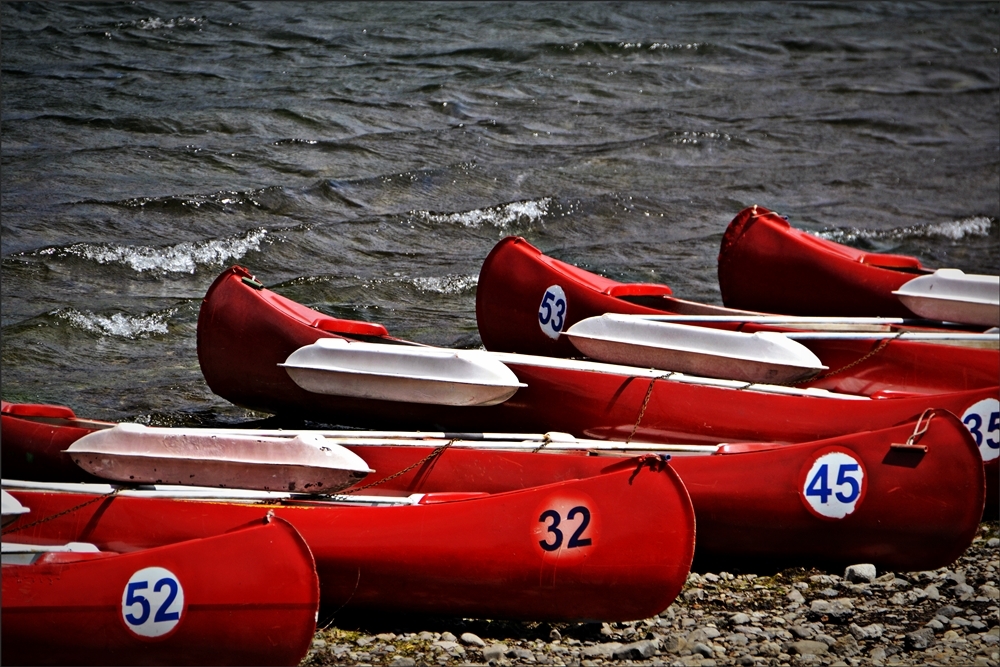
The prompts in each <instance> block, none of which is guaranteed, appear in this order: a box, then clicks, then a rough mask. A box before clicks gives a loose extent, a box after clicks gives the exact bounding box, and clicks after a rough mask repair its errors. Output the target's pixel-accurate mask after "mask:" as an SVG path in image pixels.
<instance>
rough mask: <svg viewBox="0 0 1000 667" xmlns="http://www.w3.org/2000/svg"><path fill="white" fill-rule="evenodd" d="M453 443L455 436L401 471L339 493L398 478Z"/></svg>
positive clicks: (346, 492) (362, 488)
mask: <svg viewBox="0 0 1000 667" xmlns="http://www.w3.org/2000/svg"><path fill="white" fill-rule="evenodd" d="M453 444H455V439H454V438H453V439H451V440H449V441H448V442H446V443H445V444H443V445H441V446H440V447H437V448H436V449H435V450H434V451H433V452H431V453H430V454H428V455H427V456H425V457H424V458H422V459H420V460H419V461H417V462H416V463H412V464H410V465H408V466H407V467H405V468H403V469H402V470H400V471H399V472H394V473H392V474H391V475H389V476H387V477H383V478H382V479H379V480H376V481H374V482H372V483H371V484H365V485H364V486H359V487H356V488H351V489H348V490H346V491H341V492H339V494H338V495H340V494H344V495H346V494H348V493H357V492H358V491H364V490H365V489H370V488H372V487H373V486H378V485H379V484H382V483H384V482H388V481H389V480H390V479H396V478H397V477H399V476H400V475H405V474H406V473H408V472H410V471H411V470H413V469H414V468H416V467H417V466H419V465H423V464H424V463H427V462H428V461H430V460H431V459H433V458H434V457H436V456H439V455H440V454H441V452H443V451H444V450H446V449H448V448H449V447H451V446H452V445H453Z"/></svg>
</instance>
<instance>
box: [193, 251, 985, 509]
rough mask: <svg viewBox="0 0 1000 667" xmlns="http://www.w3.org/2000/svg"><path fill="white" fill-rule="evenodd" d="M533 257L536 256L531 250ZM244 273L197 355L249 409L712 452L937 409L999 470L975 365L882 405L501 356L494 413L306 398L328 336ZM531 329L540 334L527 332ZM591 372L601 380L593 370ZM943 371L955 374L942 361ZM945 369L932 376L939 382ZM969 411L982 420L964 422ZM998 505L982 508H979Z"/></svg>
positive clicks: (831, 433) (855, 378) (202, 321)
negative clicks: (949, 381)
mask: <svg viewBox="0 0 1000 667" xmlns="http://www.w3.org/2000/svg"><path fill="white" fill-rule="evenodd" d="M523 245H526V244H524V243H516V242H513V241H512V242H510V243H507V244H505V247H507V248H514V249H515V250H519V248H520V246H523ZM532 250H534V249H532ZM534 254H538V253H537V250H535V251H534ZM244 274H245V275H249V273H248V272H246V270H245V269H241V268H239V267H234V268H232V269H229V270H227V271H226V272H224V273H223V274H222V275H221V276H220V277H219V278H218V279H216V281H215V283H213V285H212V287H211V288H210V289H209V291H208V294H207V295H206V297H205V300H204V302H203V304H202V309H201V313H200V315H199V323H198V358H199V361H200V362H201V365H202V372H203V374H204V376H205V379H206V381H207V382H208V385H209V387H211V389H212V391H214V392H215V393H216V394H218V395H220V396H222V397H223V398H225V399H227V400H229V401H232V402H233V403H235V404H237V405H242V406H244V407H247V408H250V409H254V410H259V411H262V412H270V413H272V414H278V415H283V416H286V417H289V418H296V419H298V418H303V419H311V420H315V421H319V422H325V423H331V424H346V425H356V426H362V427H368V428H371V427H372V426H373V425H378V426H382V425H385V426H389V427H400V428H423V429H432V430H441V428H442V427H444V428H447V429H448V430H455V431H480V432H481V431H510V430H518V431H522V432H546V431H563V432H566V433H571V434H573V435H575V436H577V437H585V438H596V439H602V440H627V439H629V438H630V437H632V438H634V439H635V440H638V441H645V442H672V443H692V444H705V443H707V444H716V443H718V442H764V441H778V442H807V441H812V440H820V439H824V438H830V437H835V436H838V435H843V434H845V433H851V432H858V431H867V430H875V429H880V428H886V427H889V426H892V425H895V424H899V423H902V422H905V421H909V420H912V419H915V418H916V417H917V416H919V415H920V414H921V413H922V412H923V411H924V410H925V409H927V408H938V409H943V410H948V411H950V412H952V413H954V414H956V415H958V416H959V418H961V419H962V420H963V421H965V420H966V419H973V420H974V419H979V420H980V422H981V426H985V429H984V428H980V433H979V441H980V442H979V444H980V445H981V451H982V452H983V454H984V459H986V460H987V461H988V462H987V465H988V466H991V468H990V469H994V468H993V466H997V462H996V458H995V454H996V452H995V451H994V450H992V449H990V445H989V443H990V442H992V441H994V440H1000V432H998V431H997V430H988V428H989V424H990V423H991V422H990V417H991V414H992V413H991V412H990V407H989V406H987V407H985V408H984V407H983V406H985V405H986V403H984V401H986V402H989V401H994V402H996V403H998V406H997V407H996V408H995V409H996V410H1000V401H997V399H996V397H997V396H998V395H1000V388H998V387H997V386H996V375H994V376H993V377H992V384H986V382H985V381H984V380H983V378H982V377H981V374H982V373H983V371H982V369H981V368H977V367H971V368H970V369H969V370H968V373H969V374H970V375H973V376H974V377H975V381H974V382H970V383H971V384H974V385H977V386H979V387H981V388H975V389H968V390H965V391H957V392H952V393H942V394H932V395H931V394H929V395H921V394H909V393H906V392H903V393H893V392H892V391H891V390H890V391H887V392H884V395H885V398H877V399H872V400H868V399H864V400H844V399H834V398H821V397H818V396H788V395H785V394H780V393H764V392H758V391H754V390H748V389H745V388H744V387H743V386H742V385H739V384H738V383H736V384H735V386H730V387H727V388H721V387H718V386H711V385H705V384H693V383H689V382H685V381H680V380H677V379H662V380H657V379H656V378H657V377H659V376H660V375H662V374H661V373H660V372H653V371H642V370H640V369H627V368H625V367H609V366H606V365H599V364H593V365H592V366H591V367H590V369H589V370H588V369H587V368H585V366H586V365H585V364H582V365H578V366H579V367H570V368H558V367H553V366H552V364H551V363H547V362H545V360H541V359H539V360H532V358H531V357H528V356H526V355H525V356H522V355H505V356H502V357H501V358H502V360H503V361H504V363H506V364H507V366H508V367H509V368H510V369H511V370H512V371H513V372H514V374H515V375H516V376H517V378H518V380H519V381H520V382H522V383H524V384H526V385H527V386H526V387H523V388H522V389H520V390H518V392H517V393H516V394H514V396H512V397H511V398H510V399H508V400H507V401H506V402H504V403H502V404H499V405H494V406H488V407H453V406H434V405H421V404H414V403H403V402H395V401H377V400H363V399H351V398H340V397H333V396H325V395H321V394H313V393H310V392H306V391H304V390H303V389H301V388H300V387H298V386H297V385H295V383H293V382H292V381H291V380H290V378H289V377H288V375H287V373H285V372H284V371H283V370H282V369H281V368H279V367H278V364H279V363H281V362H282V361H283V360H284V359H285V358H287V357H288V355H289V354H291V352H293V351H294V350H297V349H299V348H300V347H303V346H304V345H308V344H311V343H313V342H315V341H316V340H318V339H320V338H322V337H330V336H334V335H335V334H334V333H331V332H330V331H327V330H320V329H317V328H316V327H313V326H311V325H310V324H309V318H307V317H303V316H301V315H296V316H294V317H292V316H286V315H284V314H283V313H282V312H279V311H277V310H275V309H273V308H271V307H270V306H269V305H268V303H269V302H268V298H270V297H269V295H273V293H272V292H269V291H268V290H265V289H254V288H251V287H249V286H247V285H246V283H244V282H243V281H242V277H243V275H244ZM567 296H568V294H567ZM300 308H304V307H301V306H300ZM305 310H307V311H308V309H305ZM308 312H312V313H314V315H315V316H317V317H318V316H320V314H319V313H315V311H308ZM533 317H534V316H533ZM480 326H482V322H481V324H480ZM532 326H534V327H535V328H537V325H536V324H534V323H532ZM484 335H485V333H484ZM386 339H388V337H386V338H384V339H383V340H386ZM390 340H396V339H390ZM847 343H851V341H847ZM839 344H845V343H843V342H839ZM877 344H878V343H874V344H873V346H874V345H877ZM886 347H887V348H889V347H891V345H889V346H886ZM921 347H928V346H926V345H924V346H921ZM929 347H934V346H929ZM902 349H905V350H906V354H917V352H916V350H917V349H919V348H902ZM944 349H946V350H947V351H948V354H949V355H952V354H955V355H958V356H961V354H962V353H969V352H992V357H989V358H988V359H992V360H993V361H992V363H996V362H997V359H998V355H997V353H996V351H983V350H967V349H964V348H950V347H948V348H944ZM876 356H878V355H876ZM977 358H978V357H977ZM855 360H856V359H855ZM553 363H554V362H553ZM990 363H991V362H990V361H989V360H987V362H986V364H984V365H986V373H989V371H990V369H989V364H990ZM597 366H600V367H601V368H602V369H603V370H605V371H607V372H594V371H593V367H597ZM941 367H942V368H944V369H945V370H947V371H948V372H950V373H952V374H954V373H955V371H954V369H953V368H952V367H949V366H947V365H945V364H944V363H943V362H942V364H941ZM942 368H938V372H942V373H943V372H944V370H942ZM857 369H860V370H855V371H854V372H853V373H852V376H851V377H850V378H849V379H847V380H843V381H842V384H846V385H849V386H852V387H855V388H858V389H861V390H867V391H869V392H873V393H874V392H875V390H876V388H878V387H881V386H883V382H882V381H881V380H880V379H879V377H878V376H879V375H880V374H879V372H878V370H877V369H872V370H866V369H865V366H864V364H858V366H857ZM900 372H903V371H900ZM965 372H966V371H964V370H963V373H962V374H961V375H964V374H965ZM869 373H871V375H875V376H876V377H874V378H873V377H871V376H870V375H869ZM882 375H883V376H884V374H882ZM654 382H655V386H654V387H653V389H652V391H649V390H650V384H651V383H654ZM890 386H891V385H890ZM647 392H649V395H648V398H647ZM644 405H645V409H643V406H644ZM990 405H992V404H990ZM556 406H558V407H556ZM977 406H978V407H977ZM970 411H972V412H976V413H977V414H979V413H982V414H981V415H980V416H977V417H972V416H971V414H972V412H970ZM640 414H641V415H642V417H641V419H640V418H639V416H640ZM984 417H985V419H984ZM966 423H971V422H966ZM991 455H992V456H991ZM986 457H990V458H989V459H987V458H986ZM994 477H995V475H994ZM991 492H992V493H995V491H992V490H991ZM996 504H997V503H993V502H990V503H987V507H991V508H992V507H994V506H995V505H996Z"/></svg>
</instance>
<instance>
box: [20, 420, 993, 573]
mask: <svg viewBox="0 0 1000 667" xmlns="http://www.w3.org/2000/svg"><path fill="white" fill-rule="evenodd" d="M923 424H927V425H928V429H927V432H926V433H924V434H923V435H919V436H917V437H915V438H913V440H914V442H913V443H912V444H913V445H915V447H901V446H900V445H905V444H906V443H907V442H908V440H910V436H912V435H913V432H914V431H915V430H919V429H917V424H916V423H915V422H914V423H907V424H903V425H901V426H898V427H893V428H890V429H885V430H881V431H871V432H866V433H858V434H852V435H848V436H842V437H839V438H833V439H829V440H824V441H818V442H810V443H802V444H793V445H780V446H777V445H772V444H744V445H720V446H717V447H709V446H706V447H671V446H664V447H662V451H664V452H669V453H670V455H671V456H672V457H673V458H672V459H671V467H673V468H674V469H675V470H676V471H677V472H678V474H679V475H680V477H681V480H682V481H683V482H684V483H685V486H686V487H687V488H688V490H689V492H690V495H691V501H692V503H693V505H694V510H695V515H696V519H697V526H698V536H697V544H696V549H695V564H696V567H698V568H706V567H707V568H709V569H717V568H722V569H728V570H733V569H740V570H742V571H747V570H749V569H751V567H753V566H754V565H756V564H758V563H759V564H761V565H766V566H768V567H773V566H775V565H776V564H782V565H788V566H791V565H796V566H804V567H811V566H828V567H840V566H843V565H846V564H851V563H857V562H871V563H875V564H876V565H877V566H878V567H879V568H880V569H889V570H895V571H903V570H927V569H934V568H937V567H942V566H944V565H947V564H949V563H951V562H953V561H954V560H955V559H956V558H957V557H958V556H959V555H960V554H961V553H962V551H963V550H964V549H965V548H966V547H967V546H968V544H969V543H970V541H971V539H972V538H973V537H974V536H975V534H976V530H977V528H978V524H979V518H980V515H981V513H982V511H983V503H984V488H983V484H984V481H983V474H982V466H981V465H980V464H979V455H978V453H977V452H976V448H975V445H974V443H973V442H972V440H971V438H970V436H969V434H968V432H967V431H966V430H965V428H963V426H962V425H961V423H960V422H958V420H957V419H956V418H955V417H954V416H953V415H951V414H949V413H945V412H939V413H935V415H934V417H933V418H931V420H930V422H927V421H924V422H923ZM105 425H106V426H108V427H111V426H112V424H110V423H108V424H105ZM95 427H96V425H95ZM921 427H922V425H921ZM148 430H149V435H150V436H151V437H156V436H157V434H158V433H175V432H178V431H179V430H178V429H148ZM181 431H183V432H184V433H186V434H197V433H202V434H204V437H213V438H224V437H225V436H226V435H227V434H229V433H232V434H242V433H246V432H250V433H264V434H271V435H275V434H277V433H278V432H270V431H260V430H254V431H244V430H234V429H182V430H181ZM282 433H283V434H284V435H285V436H287V437H291V436H293V435H294V434H295V432H287V431H285V432H282ZM310 433H313V434H322V435H324V436H325V437H326V438H327V439H328V440H329V441H330V442H331V443H335V444H339V445H342V446H344V447H347V448H348V449H350V450H351V451H353V452H354V453H355V454H357V455H358V456H360V457H361V458H362V459H364V460H365V462H366V463H367V464H368V465H369V466H371V467H372V468H374V469H375V472H373V473H371V474H370V475H369V476H368V477H367V478H365V480H364V481H363V482H361V483H360V484H359V485H360V486H363V487H365V488H364V490H363V492H364V493H368V494H375V495H380V494H392V495H398V494H409V493H433V492H444V491H452V492H473V491H485V492H490V493H498V492H502V491H507V490H510V489H514V488H523V487H531V486H536V485H540V484H546V483H551V482H554V481H557V480H562V479H573V478H583V477H591V476H594V475H599V474H602V473H603V472H605V471H606V469H608V468H609V466H614V465H616V462H617V461H618V460H619V459H620V458H621V457H623V456H626V455H627V452H623V451H621V450H617V451H616V450H609V449H605V450H603V451H602V450H600V449H599V447H603V446H604V445H605V444H607V445H608V446H609V447H615V446H618V445H621V443H617V445H616V444H615V443H598V442H596V441H577V440H571V439H568V438H563V439H561V440H552V439H551V438H550V440H549V441H548V442H547V443H546V445H545V447H543V448H542V449H541V451H535V450H537V449H538V448H539V445H541V444H542V443H543V442H546V440H545V438H544V437H543V436H540V435H539V436H531V435H522V436H514V435H508V436H501V435H499V434H498V435H495V436H481V438H480V439H478V440H474V439H471V438H473V436H471V435H469V436H466V437H467V438H469V439H467V440H457V441H454V442H452V441H451V440H450V439H446V438H444V437H443V436H444V434H438V436H434V435H433V434H427V433H423V434H421V433H409V434H406V433H382V434H379V433H374V432H369V431H356V432H330V431H326V432H324V431H311V432H310ZM518 437H520V438H522V439H521V440H518V439H517V438H518ZM449 442H451V444H450V446H449V447H447V448H445V449H443V450H438V448H439V447H441V445H444V444H448V443H449ZM6 444H12V443H10V441H9V440H8V441H7V442H6ZM13 444H15V446H16V447H18V448H19V449H21V450H25V451H30V450H32V444H33V443H30V442H16V443H13ZM38 444H39V445H42V444H44V443H38ZM644 446H645V447H651V446H650V445H635V447H637V448H642V447H644ZM552 447H559V448H560V449H558V450H556V449H551V448H552ZM658 451H660V450H659V449H658ZM42 461H43V457H42V456H39V457H38V462H39V463H40V464H41V463H42ZM821 461H822V462H821ZM824 464H825V465H826V468H825V469H824V471H825V476H824V475H820V468H821V467H822V466H823V465H824ZM814 468H815V470H814ZM841 470H843V472H841ZM400 471H404V472H402V474H398V473H400ZM748 471H753V472H752V474H748ZM817 475H819V476H818V477H817Z"/></svg>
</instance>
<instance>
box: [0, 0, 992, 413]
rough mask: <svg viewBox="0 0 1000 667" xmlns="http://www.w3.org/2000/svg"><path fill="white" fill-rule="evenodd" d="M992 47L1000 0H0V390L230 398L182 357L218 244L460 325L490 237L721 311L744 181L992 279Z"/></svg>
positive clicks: (929, 259) (297, 291)
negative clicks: (46, 0) (722, 252)
mask: <svg viewBox="0 0 1000 667" xmlns="http://www.w3.org/2000/svg"><path fill="white" fill-rule="evenodd" d="M998 46H1000V5H998V4H996V3H992V2H991V3H950V2H949V3H941V4H938V3H923V2H921V3H867V4H856V3H784V2H780V3H716V4H712V3H690V4H689V3H656V4H654V3H647V2H640V3H615V4H608V3H600V2H589V3H570V2H560V3H498V4H494V3H467V4H466V3H456V2H448V3H429V2H421V3H402V4H395V3H387V2H368V3H315V2H309V3H291V2H280V3H278V2H274V3H232V4H230V3H226V4H223V3H214V2H210V3H165V2H164V3H147V2H133V3H129V4H124V3H100V4H97V3H94V4H65V3H50V4H27V3H26V4H15V3H6V2H5V3H2V4H0V59H2V79H0V93H2V95H0V105H2V106H0V109H2V117H0V123H2V124H0V139H2V162H0V195H2V207H0V221H2V283H0V284H2V309H0V310H2V375H0V378H2V387H0V391H2V395H3V398H4V399H5V400H11V401H20V402H56V403H63V404H68V405H70V406H72V407H73V408H74V409H76V410H77V413H78V414H81V415H85V416H89V417H98V418H105V419H115V420H118V419H138V420H140V421H147V422H152V423H159V424H201V423H204V424H219V423H233V422H235V421H239V420H241V419H245V418H247V417H248V416H250V415H249V414H248V413H246V412H245V411H243V410H241V409H238V408H235V407H233V406H231V405H229V404H228V403H227V402H226V401H224V400H222V399H220V398H218V397H216V396H214V395H213V394H212V393H211V392H210V391H209V390H208V388H207V387H206V385H205V383H204V381H203V380H202V377H201V373H200V370H199V367H198V361H197V358H196V354H195V331H196V328H195V325H196V321H197V315H198V308H199V305H200V299H201V298H202V297H203V296H204V293H205V291H206V289H207V288H208V286H209V285H210V284H211V282H212V280H213V279H214V278H215V276H216V275H218V273H220V272H221V271H222V270H223V269H224V268H225V267H227V266H229V265H231V264H234V263H240V264H243V265H245V266H247V267H248V268H250V269H251V271H253V272H254V273H255V274H256V276H257V278H258V279H259V280H261V281H262V282H264V283H265V285H267V286H268V287H272V288H274V289H275V290H276V291H278V292H280V293H282V294H284V295H286V296H288V297H291V298H293V299H295V300H298V301H301V302H303V303H305V304H308V305H310V306H312V307H315V308H317V309H319V310H322V311H324V312H327V313H330V314H333V315H335V316H339V317H348V318H355V319H364V320H369V321H376V322H381V323H383V324H385V325H386V326H387V327H388V328H389V331H390V332H391V333H393V334H395V335H397V336H401V337H404V338H409V339H413V340H417V341H420V342H423V343H431V344H437V345H445V346H458V347H475V346H478V345H479V336H478V333H477V330H476V320H475V290H476V281H477V277H478V273H479V268H480V265H481V263H482V260H483V259H484V258H485V257H486V255H487V253H488V252H489V251H490V249H491V248H492V247H493V245H494V244H495V243H496V242H497V241H498V240H499V239H500V238H502V237H504V236H506V235H509V234H518V235H522V236H525V237H526V238H527V239H528V240H529V241H530V242H531V243H533V244H534V245H536V246H538V247H540V248H541V249H542V250H543V251H545V252H547V253H549V254H551V255H553V256H555V257H558V258H560V259H563V260H565V261H569V262H572V263H575V264H579V265H581V266H584V267H586V268H588V269H591V270H594V271H596V272H599V273H601V274H603V275H606V276H609V277H612V278H615V279H619V280H624V281H648V282H661V283H666V284H668V285H670V286H671V287H673V288H674V292H675V294H677V295H678V296H681V297H684V298H689V299H696V300H702V301H707V302H712V303H721V301H720V297H719V291H718V286H717V279H716V257H717V254H718V247H719V242H720V240H721V236H722V233H723V231H724V230H725V228H726V225H727V224H728V223H729V221H730V220H731V219H732V218H733V217H734V216H735V215H736V213H737V212H739V210H740V209H742V208H744V207H745V206H748V205H751V204H755V203H756V204H760V205H763V206H766V207H768V208H771V209H773V210H776V211H778V212H780V213H782V214H784V215H786V216H787V217H788V218H789V220H790V221H791V222H792V224H793V225H795V226H798V227H800V228H804V229H808V230H810V231H813V232H818V233H822V234H823V235H824V236H826V237H828V238H832V239H835V240H838V241H841V242H846V243H849V244H851V245H855V246H857V247H863V248H866V249H872V250H877V251H888V252H899V253H906V254H912V255H916V256H918V257H919V258H920V259H921V260H923V261H924V263H926V264H928V265H930V266H935V267H943V266H949V267H955V268H960V269H963V270H965V271H969V272H977V273H991V274H996V273H1000V247H998V240H1000V225H998V217H1000V58H998V54H997V49H998ZM375 426H377V425H375Z"/></svg>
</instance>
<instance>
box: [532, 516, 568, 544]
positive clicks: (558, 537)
mask: <svg viewBox="0 0 1000 667" xmlns="http://www.w3.org/2000/svg"><path fill="white" fill-rule="evenodd" d="M546 519H552V523H551V524H550V525H548V526H546V528H547V530H548V532H550V533H552V535H553V539H554V540H555V542H553V543H552V544H549V543H548V541H546V540H539V541H538V543H539V544H540V545H542V549H545V550H546V551H555V550H556V549H558V548H559V547H561V546H562V541H563V534H562V531H561V530H559V528H558V527H557V526H558V525H559V522H560V521H561V519H560V518H559V512H557V511H555V510H545V511H544V512H542V516H540V517H538V520H539V521H545V520H546Z"/></svg>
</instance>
